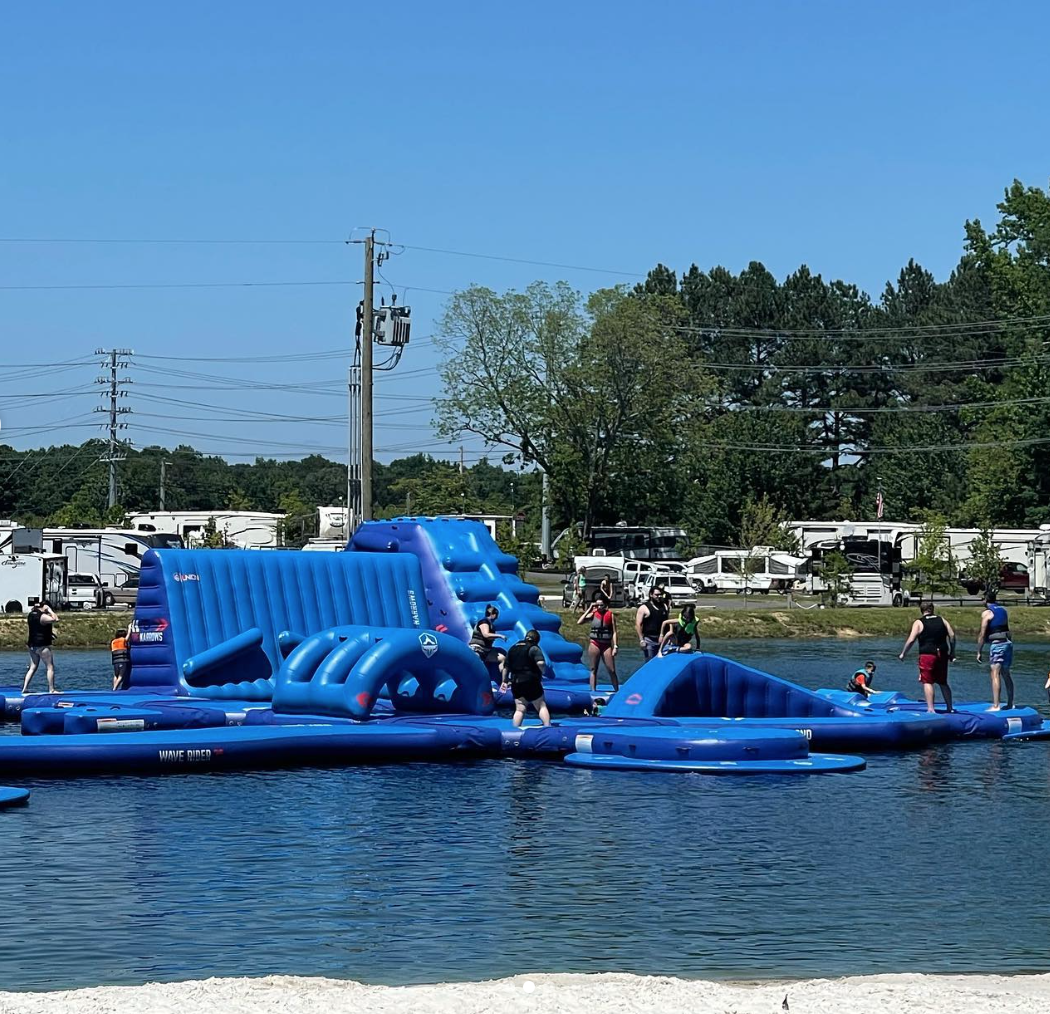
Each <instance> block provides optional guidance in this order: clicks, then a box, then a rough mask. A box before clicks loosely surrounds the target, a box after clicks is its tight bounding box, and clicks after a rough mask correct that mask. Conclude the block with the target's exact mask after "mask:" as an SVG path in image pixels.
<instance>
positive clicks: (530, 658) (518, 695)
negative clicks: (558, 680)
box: [500, 630, 551, 729]
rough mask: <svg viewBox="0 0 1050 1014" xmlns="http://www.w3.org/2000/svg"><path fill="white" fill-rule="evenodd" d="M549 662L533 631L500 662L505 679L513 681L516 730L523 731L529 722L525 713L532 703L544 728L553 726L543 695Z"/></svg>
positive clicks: (512, 646) (513, 646) (511, 684)
mask: <svg viewBox="0 0 1050 1014" xmlns="http://www.w3.org/2000/svg"><path fill="white" fill-rule="evenodd" d="M546 668H547V661H546V659H545V658H544V657H543V652H542V651H541V650H540V635H539V631H536V630H530V631H528V632H527V633H526V634H525V636H524V637H523V638H522V639H521V640H520V641H518V643H517V644H514V645H511V648H510V650H509V651H508V652H507V654H506V655H504V656H503V660H502V661H501V662H500V670H501V671H502V673H503V678H504V679H505V680H508V681H509V682H510V689H511V693H512V694H513V695H514V719H513V722H514V728H515V729H519V728H521V723H522V722H523V721H524V720H525V711H526V709H527V708H528V706H529V705H530V704H531V705H532V706H533V707H534V708H535V709H536V711H537V712H538V713H539V716H540V721H541V722H542V723H543V724H544V725H550V724H551V713H550V711H549V710H548V709H547V701H546V700H545V698H544V696H543V672H544V670H545V669H546Z"/></svg>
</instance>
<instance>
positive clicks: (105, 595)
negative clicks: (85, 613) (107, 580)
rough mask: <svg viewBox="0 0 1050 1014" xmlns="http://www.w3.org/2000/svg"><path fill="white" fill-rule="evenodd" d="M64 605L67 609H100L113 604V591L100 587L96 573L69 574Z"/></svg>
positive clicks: (100, 583)
mask: <svg viewBox="0 0 1050 1014" xmlns="http://www.w3.org/2000/svg"><path fill="white" fill-rule="evenodd" d="M65 605H66V608H67V609H102V608H103V607H105V606H111V605H113V593H112V592H111V591H110V590H109V589H108V588H103V587H102V582H101V581H100V580H99V578H98V575H97V574H70V575H69V581H68V584H67V591H66V602H65Z"/></svg>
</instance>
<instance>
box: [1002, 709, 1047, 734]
mask: <svg viewBox="0 0 1050 1014" xmlns="http://www.w3.org/2000/svg"><path fill="white" fill-rule="evenodd" d="M1008 713H1009V712H1008ZM1003 739H1020V740H1024V739H1050V722H1042V723H1040V725H1039V726H1038V727H1037V728H1034V729H1019V730H1017V731H1015V732H1008V733H1007V734H1006V735H1005V736H1003Z"/></svg>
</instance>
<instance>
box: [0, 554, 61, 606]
mask: <svg viewBox="0 0 1050 1014" xmlns="http://www.w3.org/2000/svg"><path fill="white" fill-rule="evenodd" d="M68 599H69V596H68V594H67V587H66V558H65V557H64V556H54V555H52V554H49V553H4V554H0V609H3V611H4V612H5V613H24V612H28V611H29V609H30V607H31V606H34V605H35V604H36V603H37V602H49V603H51V605H52V606H53V607H54V608H56V609H61V608H63V607H64V606H65V605H66V604H67V602H68Z"/></svg>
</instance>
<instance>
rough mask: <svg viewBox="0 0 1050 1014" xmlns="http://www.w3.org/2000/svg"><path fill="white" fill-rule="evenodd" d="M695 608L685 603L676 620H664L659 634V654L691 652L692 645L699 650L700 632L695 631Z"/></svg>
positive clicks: (689, 603) (691, 604) (690, 603)
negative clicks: (694, 644)
mask: <svg viewBox="0 0 1050 1014" xmlns="http://www.w3.org/2000/svg"><path fill="white" fill-rule="evenodd" d="M697 622H698V621H697V619H696V606H694V605H693V603H692V602H687V603H686V604H685V605H684V606H682V611H681V613H680V614H679V616H678V619H677V620H664V626H663V632H662V633H661V634H660V652H661V654H662V653H664V652H666V651H692V650H693V643H694V642H695V643H696V650H697V651H699V650H700V632H699V630H697Z"/></svg>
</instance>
